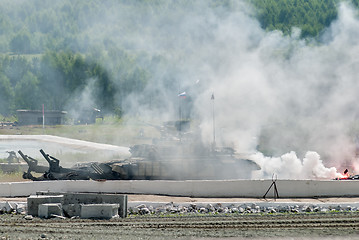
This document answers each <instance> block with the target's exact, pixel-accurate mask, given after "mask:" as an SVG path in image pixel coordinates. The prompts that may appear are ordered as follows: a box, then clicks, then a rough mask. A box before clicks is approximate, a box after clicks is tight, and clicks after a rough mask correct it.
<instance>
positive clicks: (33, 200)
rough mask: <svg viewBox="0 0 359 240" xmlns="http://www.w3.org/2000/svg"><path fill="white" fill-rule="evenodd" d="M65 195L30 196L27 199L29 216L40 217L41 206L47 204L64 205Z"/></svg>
mask: <svg viewBox="0 0 359 240" xmlns="http://www.w3.org/2000/svg"><path fill="white" fill-rule="evenodd" d="M63 197H64V196H63V195H57V196H45V195H44V196H30V197H28V198H27V214H28V215H32V216H38V212H39V205H40V204H45V203H61V204H62V203H63Z"/></svg>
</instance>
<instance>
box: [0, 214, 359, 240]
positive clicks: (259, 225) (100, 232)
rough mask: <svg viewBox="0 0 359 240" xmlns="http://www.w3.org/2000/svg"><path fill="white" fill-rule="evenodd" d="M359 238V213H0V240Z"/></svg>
mask: <svg viewBox="0 0 359 240" xmlns="http://www.w3.org/2000/svg"><path fill="white" fill-rule="evenodd" d="M227 238H229V239H231V238H232V239H270V238H272V239H273V238H274V239H343V238H346V239H359V213H330V214H265V215H261V214H251V215H239V214H231V215H212V216H210V215H202V216H198V215H196V216H194V215H186V216H173V217H163V216H151V217H141V216H138V217H129V218H126V219H113V220H88V219H87V220H81V219H72V220H71V219H66V220H62V219H47V220H46V219H39V218H34V219H32V220H26V219H25V218H24V216H21V215H8V214H7V215H1V216H0V239H130V240H132V239H156V240H157V239H227Z"/></svg>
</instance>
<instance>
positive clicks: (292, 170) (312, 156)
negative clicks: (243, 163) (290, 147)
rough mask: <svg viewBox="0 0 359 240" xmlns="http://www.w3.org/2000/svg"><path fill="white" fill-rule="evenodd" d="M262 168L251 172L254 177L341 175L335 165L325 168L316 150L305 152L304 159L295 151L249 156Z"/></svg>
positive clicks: (307, 177)
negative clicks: (276, 154) (272, 155)
mask: <svg viewBox="0 0 359 240" xmlns="http://www.w3.org/2000/svg"><path fill="white" fill-rule="evenodd" d="M251 159H253V160H255V161H256V162H257V163H258V164H259V165H260V166H261V167H262V169H261V170H260V171H257V172H255V173H254V174H253V178H255V179H263V178H270V177H271V176H275V178H279V179H334V178H337V177H342V175H341V174H339V173H338V172H337V169H336V168H335V167H331V168H327V167H325V166H324V164H323V161H322V160H321V159H320V156H319V154H318V153H316V152H307V153H306V155H305V157H304V159H303V160H301V159H299V158H298V157H297V155H296V154H295V152H290V153H286V154H284V155H282V156H280V157H265V156H264V155H263V154H262V153H259V152H258V153H256V154H254V155H252V156H251Z"/></svg>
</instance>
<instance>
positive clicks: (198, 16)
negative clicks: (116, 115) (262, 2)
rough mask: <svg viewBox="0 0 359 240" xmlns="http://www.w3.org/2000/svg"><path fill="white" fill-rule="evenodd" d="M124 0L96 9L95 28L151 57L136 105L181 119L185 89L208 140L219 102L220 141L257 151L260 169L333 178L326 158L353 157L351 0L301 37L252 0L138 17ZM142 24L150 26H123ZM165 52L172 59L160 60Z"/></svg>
mask: <svg viewBox="0 0 359 240" xmlns="http://www.w3.org/2000/svg"><path fill="white" fill-rule="evenodd" d="M171 4H172V2H171V3H170V4H169V5H171ZM118 7H119V8H118V9H116V10H117V11H115V10H114V11H113V12H112V13H113V14H108V15H107V16H102V18H101V19H97V20H96V19H94V18H92V19H91V21H93V22H94V23H96V24H94V27H93V28H91V29H88V31H91V32H93V33H96V34H94V37H93V39H90V40H89V44H93V45H96V42H97V41H104V39H111V42H112V43H113V44H116V42H119V44H122V45H121V46H127V50H128V51H139V52H141V51H142V52H145V53H146V54H147V56H149V58H152V62H151V63H152V64H153V65H152V66H150V72H151V73H150V74H151V80H150V82H149V84H148V85H147V86H146V87H145V89H144V91H143V92H142V93H140V94H136V93H135V94H131V95H129V96H128V97H127V98H126V99H125V100H124V101H123V106H122V107H123V109H124V111H125V112H126V113H127V114H131V113H133V114H135V115H136V116H138V115H141V116H142V117H144V116H145V115H149V116H152V117H151V118H153V116H157V117H162V119H163V120H169V119H175V118H177V117H178V106H179V105H180V103H179V101H178V98H177V95H178V94H179V93H180V92H183V91H186V92H187V94H188V96H189V97H190V98H191V104H190V107H191V111H190V113H188V117H191V118H194V119H196V122H200V128H201V130H202V138H203V141H204V142H206V143H211V141H212V139H213V136H212V134H213V131H212V124H213V122H212V121H213V112H212V109H214V110H215V123H216V126H215V127H216V135H217V136H216V139H217V145H230V146H233V147H235V149H236V150H237V152H247V153H254V154H253V155H252V158H254V159H256V161H257V162H258V163H260V164H261V166H262V172H261V173H259V174H258V176H257V177H266V176H270V175H271V174H272V173H277V174H278V175H279V177H280V178H293V177H294V178H332V177H335V176H336V170H335V169H334V168H326V167H332V166H334V167H337V168H338V169H340V170H341V169H342V168H343V167H345V166H343V164H345V163H346V162H348V161H349V162H350V161H352V158H353V156H354V152H355V149H356V146H355V141H354V140H355V139H356V136H355V131H354V129H355V128H356V126H355V122H356V121H357V116H358V109H357V107H356V101H357V90H358V87H359V86H358V85H359V82H358V81H357V75H358V74H357V71H358V70H357V69H359V68H358V67H359V61H358V60H357V53H358V51H359V44H358V41H357V39H358V35H359V21H358V18H357V16H356V10H354V9H353V8H352V7H351V6H350V5H348V4H341V5H340V6H339V14H338V19H337V20H335V21H334V22H333V23H332V24H331V26H330V27H329V28H328V29H325V30H324V32H323V33H322V35H321V37H320V39H319V40H315V39H307V40H303V39H300V38H299V36H300V30H299V29H296V28H294V29H293V30H292V33H291V35H290V36H285V35H283V34H282V33H281V32H279V31H271V32H267V31H265V30H263V29H262V28H261V27H260V24H259V22H258V21H257V20H256V19H255V18H254V17H253V15H254V14H253V11H252V8H251V7H250V6H249V5H247V4H244V3H238V4H237V5H236V7H235V10H234V11H228V10H226V9H224V8H219V9H216V8H210V7H209V6H208V5H207V4H206V3H205V1H196V2H195V3H193V5H191V6H187V7H183V9H181V8H180V9H176V10H173V14H171V15H168V14H167V15H166V14H162V12H157V13H156V14H153V13H152V14H151V13H150V12H146V11H147V10H148V11H149V10H150V9H146V10H144V13H143V14H142V15H141V17H138V18H134V17H133V16H132V15H131V14H135V12H133V11H134V9H133V8H131V7H129V6H122V5H121V4H119V6H118ZM151 10H152V11H157V10H158V9H157V10H156V9H151ZM227 11H228V12H227ZM131 16H132V17H131ZM137 16H138V14H137ZM154 16H156V17H154ZM137 24H138V25H144V26H146V28H145V29H146V31H141V32H140V31H136V30H134V31H132V32H131V34H129V35H127V36H124V35H123V34H122V35H120V34H119V33H120V31H117V30H118V29H123V28H124V27H126V26H127V27H128V26H129V25H131V26H132V27H133V28H135V26H136V25H137ZM105 25H106V26H111V27H107V28H104V26H105ZM141 29H142V28H141ZM97 33H101V34H97ZM105 36H106V37H105ZM163 36H166V37H163ZM117 40H118V41H117ZM159 56H161V57H162V59H163V60H164V61H165V62H166V63H168V64H165V65H161V63H160V61H158V62H157V63H154V62H155V61H154V59H156V58H157V57H158V58H159V59H161V57H159ZM144 65H145V63H144ZM107 66H108V67H109V68H111V67H113V66H111V63H107ZM168 66H171V67H170V68H168ZM212 93H214V96H215V100H213V101H211V99H210V98H211V94H212ZM159 99H161V100H159ZM156 100H157V103H156ZM212 104H215V105H214V108H212V107H213V106H212ZM258 150H259V151H262V152H263V154H264V155H263V154H262V153H260V152H258ZM265 155H269V156H273V157H272V158H270V157H265ZM319 155H320V156H322V158H323V160H321V159H320V157H319ZM301 159H302V160H301ZM352 164H353V165H355V163H352ZM354 170H355V169H354Z"/></svg>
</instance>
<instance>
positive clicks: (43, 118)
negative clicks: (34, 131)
mask: <svg viewBox="0 0 359 240" xmlns="http://www.w3.org/2000/svg"><path fill="white" fill-rule="evenodd" d="M42 129H45V106H44V104H42Z"/></svg>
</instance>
